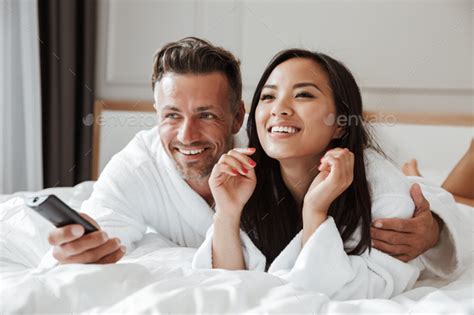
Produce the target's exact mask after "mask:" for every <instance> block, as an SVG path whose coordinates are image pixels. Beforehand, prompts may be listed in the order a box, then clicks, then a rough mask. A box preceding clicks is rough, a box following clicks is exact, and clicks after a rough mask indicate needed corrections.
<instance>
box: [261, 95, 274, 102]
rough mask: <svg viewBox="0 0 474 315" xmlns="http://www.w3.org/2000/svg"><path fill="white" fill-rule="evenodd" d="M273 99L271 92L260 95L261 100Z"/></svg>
mask: <svg viewBox="0 0 474 315" xmlns="http://www.w3.org/2000/svg"><path fill="white" fill-rule="evenodd" d="M271 99H274V97H273V95H270V94H262V95H261V96H260V100H261V101H265V100H271Z"/></svg>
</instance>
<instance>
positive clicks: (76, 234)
mask: <svg viewBox="0 0 474 315" xmlns="http://www.w3.org/2000/svg"><path fill="white" fill-rule="evenodd" d="M83 234H84V228H83V227H82V225H79V224H70V225H66V226H63V227H61V228H56V229H54V230H52V231H51V232H49V234H48V243H49V244H50V245H53V246H58V245H61V244H64V243H68V242H72V241H74V240H77V239H78V238H80V237H81V236H82V235H83Z"/></svg>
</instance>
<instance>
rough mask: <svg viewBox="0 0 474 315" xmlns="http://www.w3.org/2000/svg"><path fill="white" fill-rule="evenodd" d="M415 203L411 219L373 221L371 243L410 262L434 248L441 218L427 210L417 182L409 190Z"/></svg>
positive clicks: (426, 204) (438, 234)
mask: <svg viewBox="0 0 474 315" xmlns="http://www.w3.org/2000/svg"><path fill="white" fill-rule="evenodd" d="M410 194H411V197H412V199H413V201H414V203H415V212H414V214H413V218H411V219H393V218H392V219H379V220H376V221H374V222H373V226H372V228H371V236H372V242H373V246H374V247H375V248H376V249H378V250H381V251H383V252H385V253H387V254H389V255H391V256H393V257H396V258H398V259H400V260H402V261H405V262H407V261H410V260H412V259H415V258H416V257H418V256H420V255H421V254H423V253H424V252H425V251H427V250H429V249H430V248H432V247H434V246H435V245H436V244H437V243H438V240H439V236H440V233H441V231H442V228H443V221H442V220H441V219H440V218H439V217H438V216H437V215H436V214H435V213H433V212H431V210H430V204H429V202H428V200H426V198H425V197H424V196H423V194H422V192H421V188H420V185H418V184H414V185H412V187H411V189H410Z"/></svg>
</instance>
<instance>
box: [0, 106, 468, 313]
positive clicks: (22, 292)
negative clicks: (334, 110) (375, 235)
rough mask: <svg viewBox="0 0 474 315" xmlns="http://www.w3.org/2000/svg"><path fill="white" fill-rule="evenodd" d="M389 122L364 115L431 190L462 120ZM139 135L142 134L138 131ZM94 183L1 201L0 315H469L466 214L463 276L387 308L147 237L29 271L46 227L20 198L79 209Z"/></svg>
mask: <svg viewBox="0 0 474 315" xmlns="http://www.w3.org/2000/svg"><path fill="white" fill-rule="evenodd" d="M119 103H120V104H121V105H117V104H119ZM104 104H105V106H104ZM104 104H101V105H98V109H97V112H96V113H99V112H100V113H102V114H103V112H104V111H106V110H107V108H108V110H110V111H112V114H113V113H114V111H120V112H122V113H121V115H125V116H124V117H127V112H130V113H131V115H132V116H133V115H135V116H136V115H137V113H138V114H139V113H144V115H153V112H152V111H151V110H150V105H151V104H150V103H146V102H145V103H143V104H142V105H135V107H133V106H134V104H136V102H118V103H114V102H110V101H107V102H104ZM107 104H108V105H107ZM110 104H112V105H110ZM110 108H112V109H110ZM109 114H110V113H109ZM384 115H388V114H387V113H385V114H384ZM389 115H394V117H396V119H397V124H395V125H393V124H387V121H386V120H385V121H384V120H383V119H382V118H381V117H382V115H381V114H380V113H366V118H367V119H372V120H373V121H372V122H373V123H374V128H375V131H376V133H377V135H378V139H379V142H380V144H381V145H382V146H383V147H384V149H385V150H386V151H387V152H388V153H389V154H390V155H391V156H392V158H393V160H394V162H395V163H401V162H402V161H404V160H405V159H406V158H411V157H417V158H418V159H419V161H420V167H421V170H422V172H424V174H425V176H427V177H429V178H430V179H432V180H433V181H434V182H437V183H440V181H441V180H442V178H443V176H444V175H445V174H444V173H446V171H445V168H446V169H447V170H449V169H450V168H451V167H452V165H454V164H455V163H456V160H457V159H458V158H459V156H461V155H462V153H463V152H464V151H465V149H466V148H467V145H468V144H469V143H470V139H472V117H470V116H468V117H467V119H466V117H464V116H463V117H462V118H461V119H454V118H453V117H448V116H449V115H448V116H446V115H445V116H444V117H438V116H437V117H434V116H433V117H425V120H420V119H419V118H420V117H418V118H417V119H415V120H413V119H414V118H413V117H415V118H416V115H415V116H413V115H409V116H407V117H403V116H401V115H397V114H393V113H392V114H389ZM135 116H133V117H135ZM146 117H148V116H146ZM385 118H386V117H385ZM458 118H459V117H458ZM410 119H412V120H410ZM451 119H452V120H451ZM420 122H422V124H420ZM460 122H461V123H460ZM115 127H116V126H114V128H115ZM142 127H143V128H148V127H149V126H138V127H137V128H138V129H140V128H142ZM104 128H105V129H104ZM109 128H110V126H109ZM122 132H123V133H121V134H120V137H119V138H120V139H122V141H123V142H124V144H125V143H126V142H128V139H127V137H133V134H134V132H136V129H134V130H132V131H130V130H129V131H122ZM113 133H114V131H113V129H112V131H110V129H108V130H107V125H104V124H102V125H97V126H95V132H94V135H95V136H94V153H93V156H94V163H95V164H94V165H95V169H94V172H95V174H93V175H94V176H97V175H98V174H99V173H100V170H101V165H103V164H104V163H106V160H107V159H108V158H110V156H109V155H111V154H113V151H114V148H111V147H110V145H109V147H107V145H108V142H110V139H109V140H107V138H106V137H104V135H107V134H113ZM427 135H430V137H427ZM440 135H443V137H440ZM432 137H433V138H432ZM445 138H446V140H445V141H444V142H443V139H445ZM453 139H454V140H453ZM420 143H421V144H422V145H420ZM113 145H115V146H117V143H114V144H113ZM118 146H120V145H118ZM445 151H446V152H445ZM100 159H103V160H104V159H105V161H102V162H101V160H100ZM100 163H102V164H100ZM93 183H94V182H93V181H88V182H83V183H81V184H79V185H76V186H74V187H57V188H50V189H46V190H43V191H41V192H19V193H16V194H13V195H4V196H0V218H1V220H0V226H1V229H0V242H1V245H0V248H1V252H0V266H1V268H0V313H2V314H3V313H5V314H9V313H24V314H30V313H88V314H91V313H92V314H94V313H141V312H143V313H152V312H153V313H218V314H221V313H224V312H228V313H351V314H359V313H360V314H367V313H397V314H398V313H459V314H473V313H474V284H473V278H474V264H473V259H472V252H473V250H474V246H473V243H474V234H473V231H472V230H473V229H472V227H473V226H474V220H473V213H474V210H473V209H472V208H471V207H467V206H462V205H459V216H460V217H463V218H465V223H466V224H467V226H468V227H470V228H469V232H468V233H466V235H465V238H466V243H469V244H468V245H469V246H470V250H471V255H467V256H466V257H465V259H464V265H465V268H464V269H463V271H462V273H461V274H459V275H457V276H456V277H453V278H451V279H448V280H441V279H425V280H421V281H418V282H417V284H416V286H415V288H414V289H412V290H410V291H408V292H405V293H403V294H401V295H399V296H396V297H394V298H393V299H390V300H355V301H332V300H330V299H329V298H328V297H327V296H325V295H323V294H320V293H317V292H305V291H299V290H297V289H295V288H293V287H291V286H290V285H288V284H286V283H284V282H282V280H281V279H279V278H277V277H274V276H271V275H269V274H266V273H260V272H251V271H239V272H229V271H223V270H208V271H202V270H199V271H197V270H193V269H191V267H190V264H191V257H192V256H193V254H194V251H195V249H192V248H180V247H173V246H171V245H170V244H169V242H166V240H163V239H162V238H160V236H159V235H158V234H156V233H153V232H152V231H149V233H147V234H146V237H145V238H144V239H143V240H142V241H140V243H139V244H138V246H137V248H136V249H135V250H134V251H133V252H131V253H128V254H127V255H126V256H125V257H124V258H123V259H122V260H121V261H120V262H119V263H118V264H114V265H63V266H59V267H57V268H53V269H47V268H39V267H37V266H38V263H39V261H40V260H41V258H42V257H43V255H44V254H45V253H46V251H47V250H48V249H49V245H48V244H47V241H46V239H47V237H46V235H47V233H48V232H49V230H50V229H51V228H52V226H51V225H50V224H49V223H48V222H46V221H45V220H43V219H42V218H40V217H39V216H38V215H37V214H35V213H33V212H32V211H30V210H29V209H27V208H26V207H25V206H24V203H23V197H25V196H31V195H33V194H38V193H54V194H56V195H58V196H59V197H60V198H61V199H62V200H64V201H66V202H67V203H68V204H69V205H70V206H71V207H73V208H76V209H78V208H79V207H80V204H81V203H82V201H84V200H85V199H87V198H88V196H89V195H90V194H91V192H92V189H93Z"/></svg>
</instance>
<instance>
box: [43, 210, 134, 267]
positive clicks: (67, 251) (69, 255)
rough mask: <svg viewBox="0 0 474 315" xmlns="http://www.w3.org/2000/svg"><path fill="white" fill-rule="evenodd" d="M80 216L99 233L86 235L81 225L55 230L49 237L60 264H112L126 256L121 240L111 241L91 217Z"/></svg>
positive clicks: (83, 214) (54, 255) (82, 214)
mask: <svg viewBox="0 0 474 315" xmlns="http://www.w3.org/2000/svg"><path fill="white" fill-rule="evenodd" d="M80 215H81V216H82V217H83V218H84V219H86V220H87V221H89V222H90V223H92V224H93V225H94V226H95V227H96V228H97V229H98V230H99V231H96V232H92V233H89V234H86V235H84V228H83V227H82V226H81V225H79V224H71V225H66V226H63V227H61V228H57V229H54V230H53V231H51V232H50V233H49V235H48V242H49V244H51V245H52V246H54V248H53V257H54V258H56V259H57V260H58V262H59V263H60V264H72V263H80V264H87V263H95V264H110V263H115V262H117V261H119V260H120V258H122V257H123V255H124V254H125V247H124V246H121V245H120V240H119V239H118V238H113V239H109V237H108V236H107V233H105V232H104V231H101V230H100V227H99V225H98V224H97V223H96V222H95V221H94V220H93V219H92V218H91V217H89V216H88V215H87V214H85V213H81V214H80Z"/></svg>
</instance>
